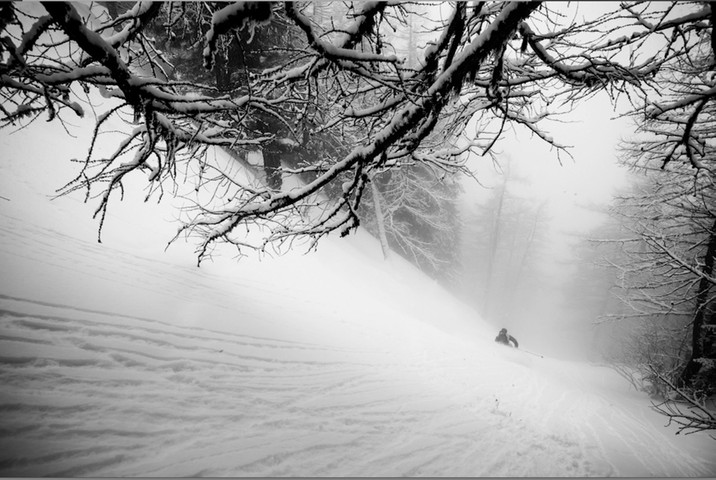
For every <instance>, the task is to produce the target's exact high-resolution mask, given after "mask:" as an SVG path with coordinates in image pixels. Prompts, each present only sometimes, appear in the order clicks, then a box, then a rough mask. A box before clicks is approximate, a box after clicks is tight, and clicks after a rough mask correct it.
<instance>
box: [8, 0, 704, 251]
mask: <svg viewBox="0 0 716 480" xmlns="http://www.w3.org/2000/svg"><path fill="white" fill-rule="evenodd" d="M0 8H2V18H3V19H4V20H3V23H2V25H0V27H2V28H0V30H1V31H2V34H1V38H2V42H0V53H1V54H2V62H1V64H0V96H1V98H2V103H1V104H0V107H1V110H0V113H1V115H2V122H3V124H4V125H8V124H21V123H24V122H27V121H29V120H33V119H35V118H37V117H38V115H39V114H41V113H42V112H46V113H47V114H48V116H49V118H50V119H59V121H63V120H64V119H65V118H68V117H67V114H68V113H69V114H70V115H73V114H74V115H82V114H85V113H86V107H84V106H83V105H82V103H81V102H79V101H77V100H75V99H73V97H74V96H76V95H77V94H78V93H79V92H80V91H81V90H82V89H84V90H85V91H90V90H92V89H99V91H101V93H102V94H103V95H104V96H105V97H107V98H108V99H109V100H111V101H113V102H114V103H112V104H111V106H110V107H106V106H104V107H103V108H105V109H106V110H105V111H104V112H103V113H100V114H99V116H98V117H97V128H96V130H95V132H94V133H95V135H94V139H93V141H92V142H91V144H90V145H89V151H88V154H87V156H86V157H85V158H84V160H82V162H83V164H82V165H83V166H82V169H81V171H80V172H79V173H78V175H77V177H76V178H75V179H74V180H71V181H70V182H69V183H68V184H67V186H66V187H65V189H63V190H62V192H61V193H63V194H69V193H71V192H74V191H78V190H81V191H85V192H86V195H87V198H88V199H91V198H97V197H98V198H99V200H98V202H99V203H98V209H97V215H99V216H100V217H101V218H104V215H105V213H106V209H107V207H108V205H109V204H110V203H111V199H112V198H114V197H113V192H114V191H115V190H116V189H119V190H122V189H123V184H124V181H125V180H126V179H128V178H130V176H134V175H136V174H137V173H138V172H142V171H143V172H148V173H147V175H148V176H147V181H148V185H149V191H150V194H151V193H152V192H156V191H163V187H162V185H163V184H164V183H166V182H170V183H174V184H180V183H189V184H193V185H194V186H195V191H196V195H195V197H193V198H191V199H189V200H190V201H191V202H192V204H193V205H194V206H195V207H194V208H192V209H189V210H187V213H190V215H189V217H187V218H185V225H184V226H183V227H182V228H181V229H180V231H179V234H178V236H179V235H180V234H188V235H198V236H199V245H198V256H199V260H200V261H201V259H202V258H204V256H205V255H207V254H208V253H209V252H210V249H211V248H212V246H213V245H214V244H215V243H216V242H228V243H234V244H235V245H237V247H239V249H240V250H241V249H243V248H244V247H247V246H250V247H251V248H256V249H259V250H263V249H264V248H266V246H268V245H271V244H275V243H280V242H283V241H286V240H287V239H290V238H298V237H310V238H311V239H312V240H313V241H314V242H315V241H318V240H319V239H320V238H321V237H323V236H324V235H327V234H329V233H331V232H333V231H339V232H341V233H342V234H347V233H349V232H350V231H351V230H352V229H354V228H355V227H357V226H358V225H359V223H360V216H359V214H358V210H359V206H360V205H361V202H362V201H363V197H364V193H365V191H366V186H367V185H368V182H370V181H372V179H374V178H376V176H377V175H378V174H380V173H381V172H385V171H390V170H397V169H400V168H403V167H405V166H406V165H407V166H409V165H423V166H426V167H428V168H430V169H437V170H439V171H443V172H448V173H451V174H454V173H461V172H463V173H464V172H465V168H464V161H465V158H466V157H467V156H468V155H470V154H477V155H481V156H482V155H488V154H491V152H492V151H493V149H494V148H495V145H497V144H498V143H499V139H500V137H501V135H502V133H503V132H504V131H505V130H506V129H509V128H526V129H528V130H529V131H531V132H532V133H533V134H535V135H536V136H537V137H538V138H540V139H542V140H543V141H545V142H547V143H549V144H551V145H552V146H553V147H554V148H555V149H556V151H558V152H562V153H564V152H566V151H567V147H566V145H567V144H568V143H569V139H555V138H553V136H552V135H551V134H550V133H549V132H548V131H546V130H545V127H544V126H543V124H544V122H543V121H544V120H545V119H547V118H549V117H550V116H552V115H555V114H559V113H560V112H564V111H566V110H568V109H571V108H572V107H573V106H574V105H575V104H576V102H578V101H579V100H580V99H583V98H585V97H588V96H590V95H592V94H594V93H595V92H596V91H599V90H606V91H608V92H609V93H610V94H611V95H613V96H615V97H616V96H618V95H622V94H624V95H632V94H633V95H635V96H636V97H638V95H641V94H642V93H643V92H645V91H646V90H645V89H646V87H647V86H648V85H649V82H651V81H652V79H653V77H654V75H655V74H657V73H658V72H659V71H660V70H662V69H664V68H666V67H667V66H668V65H670V64H671V63H670V62H673V61H675V59H680V58H682V57H683V56H685V55H688V54H689V53H690V52H691V50H692V49H693V48H696V47H694V46H693V45H694V42H693V41H691V40H689V38H691V37H690V36H694V35H695V36H698V35H703V34H704V32H706V31H707V30H710V24H709V23H708V22H709V21H710V18H711V17H710V8H709V7H707V6H702V7H699V9H697V10H694V11H691V12H688V13H685V14H682V15H680V16H677V17H676V18H668V19H664V18H663V17H664V15H665V13H664V12H666V11H668V8H667V7H666V6H661V5H651V4H646V5H644V4H641V3H637V4H633V5H632V4H629V5H622V6H617V5H615V6H614V9H613V11H612V12H610V13H607V14H605V15H602V16H599V17H597V18H592V19H583V20H580V21H576V20H573V21H565V20H564V19H565V18H568V17H565V16H563V15H562V14H561V13H557V12H555V11H553V7H552V6H551V5H549V4H541V3H539V2H514V3H511V2H482V3H479V4H476V5H474V6H473V5H468V4H465V3H457V4H455V5H452V6H450V7H449V8H448V5H445V4H437V5H432V6H430V5H428V6H424V5H414V4H411V3H402V2H365V3H361V4H355V5H353V4H348V5H346V6H340V5H334V6H332V7H331V8H327V7H325V6H318V5H315V4H311V3H300V2H296V3H294V2H287V3H285V4H273V3H265V2H237V3H232V4H219V5H217V4H214V3H210V2H207V3H198V2H197V3H187V4H181V3H176V2H169V3H149V2H137V3H136V4H134V5H133V6H132V7H131V8H128V9H126V10H125V11H120V9H119V7H118V5H116V4H111V3H107V4H106V5H105V7H104V8H102V7H100V6H99V5H97V4H82V3H65V2H47V3H43V4H42V7H40V6H39V5H33V6H25V5H24V4H22V5H21V4H19V3H6V4H3V5H2V7H0ZM421 9H422V10H421ZM430 9H432V10H430ZM441 9H442V10H443V12H442V15H444V19H438V18H441V15H438V11H439V10H441ZM426 11H429V12H430V13H429V14H426V13H425V12H426ZM416 15H422V17H420V18H423V19H424V18H426V17H431V18H435V19H436V20H433V21H431V22H427V23H425V25H424V30H426V33H424V35H423V36H422V37H420V38H421V41H420V43H419V44H418V45H415V44H411V45H407V46H406V45H401V39H400V36H399V33H400V31H401V29H406V28H407V26H409V25H411V24H412V23H413V19H414V18H416ZM657 19H661V20H658V21H657ZM428 34H429V35H428ZM654 36H658V38H660V39H664V38H666V39H667V41H666V42H665V46H664V47H663V48H661V49H660V50H658V52H657V53H656V54H655V53H654V52H653V50H649V49H648V48H646V47H645V42H646V41H647V39H649V38H652V37H654ZM672 37H673V38H672ZM681 39H686V40H684V41H683V42H682V40H681ZM416 51H417V52H416ZM416 53H417V54H416ZM704 81H706V80H704ZM699 92H701V93H700V95H701V96H700V97H699V98H700V100H699V101H698V102H697V104H698V105H701V107H699V110H698V112H696V113H694V114H693V117H694V122H692V125H688V124H687V125H686V126H685V128H684V129H683V130H682V135H681V137H680V140H679V141H678V143H679V144H680V145H683V146H684V148H686V150H687V154H688V155H690V158H692V159H693V160H694V162H696V161H701V160H699V159H698V158H697V156H698V155H699V154H700V152H701V151H702V149H701V148H700V146H699V143H698V141H696V134H697V133H696V130H695V128H696V127H697V126H698V122H696V120H697V118H701V117H702V116H703V115H705V114H706V113H705V112H708V111H710V110H709V109H710V103H709V102H710V98H711V97H710V96H709V95H708V90H704V89H701V90H699ZM704 92H706V93H704ZM675 102H677V101H676V100H675V101H674V102H672V103H670V104H664V105H662V104H659V105H661V106H660V107H659V112H669V111H672V110H674V109H675V108H677V106H678V105H680V104H678V102H677V103H675ZM683 102H686V100H682V103H683ZM699 102H700V103H699ZM686 103H687V104H688V105H691V103H689V102H686ZM707 103H708V104H707ZM128 115H129V116H131V119H130V118H127V121H128V122H129V123H132V124H133V125H132V127H131V129H128V130H129V131H131V133H130V134H128V136H127V139H126V140H125V141H123V142H121V143H120V144H118V145H117V147H116V149H115V151H114V153H113V154H111V155H109V156H101V155H98V154H97V153H96V152H95V143H96V139H97V137H98V136H99V135H101V133H102V131H103V128H104V127H105V125H106V124H107V123H108V122H107V120H108V119H109V118H110V117H111V118H113V119H116V118H126V117H127V116H128ZM217 147H221V148H226V149H230V150H232V151H233V152H234V153H235V154H237V155H238V156H239V157H242V156H243V157H246V156H247V155H249V154H250V153H251V152H260V155H261V157H262V162H263V168H264V170H265V177H262V178H264V180H263V183H262V184H261V185H250V186H249V185H246V183H245V182H243V181H241V180H239V179H238V178H236V177H235V176H233V175H234V174H232V173H228V172H230V171H231V172H234V171H235V170H233V169H225V168H223V167H222V168H220V167H218V166H216V165H209V164H210V162H208V161H207V158H208V157H207V154H208V152H210V149H211V148H217ZM179 166H186V168H181V169H180V168H178V167H179ZM207 169H211V170H212V171H213V172H214V173H215V174H216V175H213V176H210V177H209V176H204V175H203V173H202V172H205V171H206V170H207ZM182 171H183V172H191V173H187V176H185V177H182V175H180V174H179V173H178V172H182ZM289 176H294V177H298V178H299V179H300V182H299V183H298V184H297V183H295V182H294V183H292V186H291V187H290V188H289V187H288V186H287V185H285V184H284V181H283V180H284V179H285V177H289ZM438 177H439V176H438ZM219 191H221V192H224V193H223V194H222V195H220V196H219V195H217V194H216V193H211V192H219ZM101 225H102V223H100V231H101ZM250 226H257V227H258V228H259V229H260V230H261V232H262V238H261V240H260V241H258V242H247V241H246V239H245V238H244V237H243V236H242V234H241V232H242V231H243V229H244V228H249V227H250Z"/></svg>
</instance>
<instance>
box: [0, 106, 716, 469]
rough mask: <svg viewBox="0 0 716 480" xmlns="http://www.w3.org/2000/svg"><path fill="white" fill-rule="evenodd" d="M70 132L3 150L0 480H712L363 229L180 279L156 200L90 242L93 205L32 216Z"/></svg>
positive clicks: (641, 398) (66, 171)
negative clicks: (146, 479)
mask: <svg viewBox="0 0 716 480" xmlns="http://www.w3.org/2000/svg"><path fill="white" fill-rule="evenodd" d="M98 113H101V112H98ZM86 121H90V122H91V119H89V120H82V121H78V122H79V123H78V124H77V125H76V126H73V125H68V129H69V130H70V132H71V133H72V134H74V135H76V136H77V138H73V137H69V136H67V134H66V133H65V131H64V130H63V128H62V126H61V125H59V124H58V123H52V124H44V123H41V122H37V123H35V124H33V125H32V126H31V127H30V128H28V129H23V130H20V131H17V132H15V133H11V131H10V130H7V129H5V130H2V131H0V197H2V198H0V271H2V275H0V384H1V385H2V388H1V389H0V412H1V415H0V474H1V475H3V476H25V475H29V476H43V475H51V476H186V475H190V476H242V475H251V476H263V475H268V476H283V475H291V476H299V475H300V476H318V475H330V476H347V475H365V476H372V475H377V476H393V475H412V476H420V475H429V476H445V475H450V476H628V475H636V476H705V475H709V476H713V475H716V453H715V452H716V448H714V447H715V446H716V443H715V442H714V440H713V439H711V438H710V437H709V436H708V435H705V434H693V435H689V436H683V435H679V436H677V435H675V431H676V429H675V428H672V427H665V426H664V424H665V423H666V419H665V418H664V417H662V416H659V415H658V414H657V413H655V412H654V411H652V410H651V409H650V408H649V404H650V403H649V399H648V397H646V396H645V395H643V394H641V393H638V392H635V391H633V390H630V386H629V385H628V383H627V382H626V381H625V380H624V379H622V378H621V377H620V376H619V375H618V374H617V373H616V372H615V371H613V370H611V369H610V368H607V367H604V366H599V365H589V364H583V363H574V362H568V361H564V360H556V359H553V358H550V352H549V351H541V352H539V353H541V354H544V355H545V358H539V357H537V356H533V355H529V354H527V353H525V352H523V351H515V350H511V349H508V348H506V347H502V346H500V345H497V344H495V343H494V341H493V339H494V336H495V334H496V333H497V329H498V328H496V326H494V325H488V324H486V323H485V322H484V321H482V320H481V319H480V318H479V317H478V316H477V314H475V313H474V312H473V311H472V310H470V309H468V308H467V307H465V306H464V305H463V304H460V303H459V302H457V301H456V300H455V299H454V298H453V297H451V296H450V295H449V294H447V293H446V292H445V291H444V290H442V289H441V288H440V287H439V286H438V285H436V284H435V283H434V282H432V281H430V280H429V279H427V278H426V277H424V276H422V275H421V274H420V273H419V272H418V271H416V270H415V269H414V268H412V267H411V266H410V265H408V264H407V263H406V262H403V261H400V260H399V259H397V258H392V259H391V260H390V261H384V260H383V259H382V254H381V251H380V247H379V244H378V242H377V241H376V240H375V239H373V238H372V237H370V236H368V235H367V234H365V233H364V232H362V231H360V230H359V231H358V233H357V234H356V235H353V236H351V237H348V238H345V239H338V238H327V239H324V240H323V241H322V242H321V243H320V244H319V248H318V251H317V252H313V253H310V254H308V255H304V251H303V250H301V249H300V247H299V248H298V249H297V250H295V251H291V252H289V253H288V254H287V255H285V256H282V257H277V258H269V257H266V258H264V259H262V260H261V261H259V260H258V259H256V258H253V257H251V258H244V259H242V260H241V261H240V262H238V263H237V262H235V261H234V260H233V259H232V256H231V253H230V251H228V250H224V251H219V252H216V255H215V258H214V260H215V261H214V262H209V261H206V262H204V263H203V264H202V266H201V268H197V267H196V266H195V260H196V259H195V257H194V256H193V252H192V248H191V246H189V245H186V244H183V243H181V242H179V243H176V244H174V245H172V246H171V247H170V248H169V249H168V250H167V251H166V252H165V251H164V247H165V244H166V241H167V240H168V239H169V238H171V237H172V235H173V234H174V232H175V229H176V227H177V224H175V223H170V222H169V220H171V219H172V218H173V217H174V216H175V215H176V211H175V210H174V209H173V207H172V201H171V200H169V199H167V200H166V201H165V202H163V203H162V204H159V205H156V204H154V203H152V202H149V203H143V200H144V195H143V194H142V193H141V192H134V191H131V188H130V189H129V191H128V192H127V195H126V198H125V201H124V202H121V203H120V202H116V201H115V202H111V203H110V207H109V210H108V214H107V219H106V221H105V227H104V231H103V237H102V240H103V243H101V244H100V243H97V241H96V238H97V231H96V227H97V224H96V222H95V221H92V220H91V215H92V211H93V208H94V207H96V205H93V204H84V203H82V200H83V198H82V195H81V194H80V193H79V192H77V193H78V194H77V195H71V196H69V197H63V198H59V199H56V200H52V201H51V200H50V199H49V197H50V196H51V195H52V193H53V192H54V190H55V189H56V188H59V187H60V186H62V184H63V183H64V182H65V181H67V180H68V179H70V178H72V176H73V175H74V174H76V170H73V169H72V167H68V163H67V159H68V158H72V157H76V158H83V156H84V152H85V148H86V142H85V139H86V137H87V135H88V131H91V130H90V129H87V128H86V123H85V122H86ZM109 143H111V142H109ZM219 155H221V154H219ZM227 161H229V160H227ZM118 199H119V197H116V198H115V200H118ZM534 321H535V322H539V319H535V320H534ZM512 333H515V335H516V336H517V337H518V338H519V339H520V346H521V347H524V349H527V350H529V349H530V339H529V338H528V337H524V336H520V335H519V332H512Z"/></svg>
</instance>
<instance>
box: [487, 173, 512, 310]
mask: <svg viewBox="0 0 716 480" xmlns="http://www.w3.org/2000/svg"><path fill="white" fill-rule="evenodd" d="M508 180H509V163H508V170H507V176H506V178H505V180H504V181H503V183H502V188H501V190H500V198H499V201H498V204H497V212H495V219H494V222H493V223H492V238H491V241H490V252H489V255H488V259H487V274H486V279H485V291H484V292H483V299H482V313H483V315H485V316H486V317H489V316H490V309H491V308H492V302H491V298H490V297H491V294H492V284H493V280H492V277H493V273H494V268H495V261H496V260H497V247H498V246H499V244H500V233H501V232H500V226H501V224H502V206H503V205H504V201H505V192H506V190H507V181H508Z"/></svg>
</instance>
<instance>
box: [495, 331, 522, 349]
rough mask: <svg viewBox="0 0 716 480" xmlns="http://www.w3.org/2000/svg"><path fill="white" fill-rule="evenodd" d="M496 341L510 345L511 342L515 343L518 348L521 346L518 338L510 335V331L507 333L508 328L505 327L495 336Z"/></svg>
mask: <svg viewBox="0 0 716 480" xmlns="http://www.w3.org/2000/svg"><path fill="white" fill-rule="evenodd" d="M495 341H496V342H499V343H504V344H505V345H510V343H514V344H515V345H514V346H515V348H517V347H518V346H519V344H518V343H517V339H516V338H515V337H513V336H512V335H510V334H509V333H507V329H506V328H503V329H502V330H500V333H498V334H497V336H496V337H495ZM510 346H512V345H510Z"/></svg>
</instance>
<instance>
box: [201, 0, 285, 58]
mask: <svg viewBox="0 0 716 480" xmlns="http://www.w3.org/2000/svg"><path fill="white" fill-rule="evenodd" d="M270 19H271V3H270V2H234V3H232V4H230V5H227V6H226V7H224V8H222V9H220V10H217V11H216V12H214V14H213V15H212V17H211V28H209V31H208V32H206V36H205V45H206V46H205V47H204V52H203V56H204V68H206V69H208V70H211V68H212V65H213V63H214V53H215V51H216V40H217V39H218V38H219V36H221V35H223V34H224V33H226V32H228V31H229V30H231V29H232V28H243V27H244V26H247V25H250V26H251V27H252V28H254V27H255V25H260V24H265V23H267V22H269V21H270Z"/></svg>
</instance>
